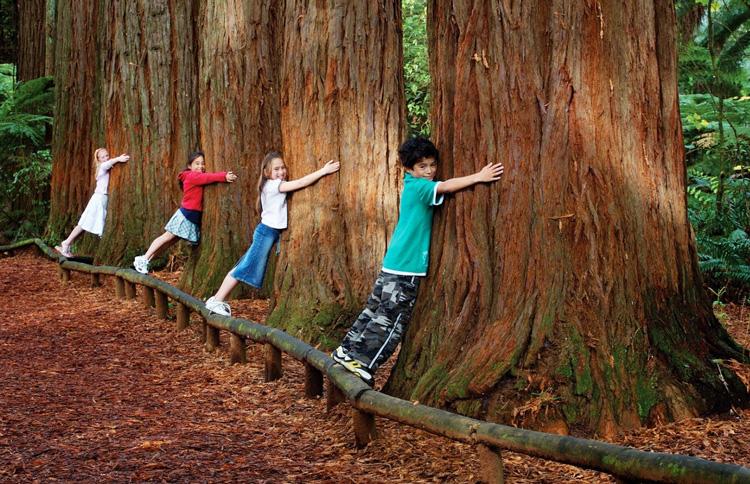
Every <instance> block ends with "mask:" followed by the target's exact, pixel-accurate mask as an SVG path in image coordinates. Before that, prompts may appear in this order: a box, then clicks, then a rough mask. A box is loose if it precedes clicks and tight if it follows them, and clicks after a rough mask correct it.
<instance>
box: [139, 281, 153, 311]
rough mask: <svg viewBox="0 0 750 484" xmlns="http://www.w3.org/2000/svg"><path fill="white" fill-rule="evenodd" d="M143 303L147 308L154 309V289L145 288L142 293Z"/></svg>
mask: <svg viewBox="0 0 750 484" xmlns="http://www.w3.org/2000/svg"><path fill="white" fill-rule="evenodd" d="M141 302H142V303H143V305H144V306H146V307H147V308H152V307H154V289H153V288H151V287H148V286H143V290H142V291H141Z"/></svg>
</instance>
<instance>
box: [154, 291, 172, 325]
mask: <svg viewBox="0 0 750 484" xmlns="http://www.w3.org/2000/svg"><path fill="white" fill-rule="evenodd" d="M154 296H156V316H157V317H159V318H161V319H167V318H168V317H169V299H168V298H167V295H166V294H164V293H163V292H161V291H159V290H158V289H157V290H156V291H154Z"/></svg>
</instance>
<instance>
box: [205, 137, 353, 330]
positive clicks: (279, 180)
mask: <svg viewBox="0 0 750 484" xmlns="http://www.w3.org/2000/svg"><path fill="white" fill-rule="evenodd" d="M339 167H340V165H339V162H338V161H333V160H330V161H328V162H327V163H326V164H325V165H323V167H322V168H321V169H319V170H317V171H314V172H312V173H310V174H309V175H306V176H303V177H302V178H299V179H297V180H292V181H286V175H287V171H286V165H285V164H284V160H283V159H282V158H281V154H280V153H278V152H276V151H272V152H270V153H268V154H267V155H266V156H265V158H263V162H262V164H261V171H260V178H259V179H258V193H259V195H260V196H259V197H258V202H257V205H256V207H257V209H258V211H259V212H260V213H261V215H260V223H259V224H258V226H257V227H256V228H255V232H254V233H253V243H252V245H250V248H249V249H247V252H245V255H243V256H242V258H241V259H240V261H239V262H238V263H237V265H236V266H234V268H233V269H232V270H231V271H229V273H228V274H227V275H226V277H225V278H224V282H222V283H221V287H220V288H219V290H218V291H217V292H216V294H215V295H213V296H212V297H210V298H208V300H207V301H206V308H208V309H209V311H211V312H214V313H217V314H223V315H224V316H231V314H232V310H231V308H230V307H229V304H227V303H226V302H225V301H226V299H227V297H229V293H230V292H232V289H234V288H235V287H236V286H237V284H238V283H239V282H244V283H245V284H248V285H250V286H253V287H256V288H261V287H262V286H263V278H264V275H265V272H266V265H267V264H268V256H269V254H270V253H271V248H273V246H274V244H276V243H277V242H278V241H279V236H280V235H281V231H282V230H284V229H285V228H286V226H287V210H286V194H287V193H289V192H293V191H296V190H300V189H302V188H305V187H307V186H310V185H312V184H313V183H315V182H316V181H318V180H319V179H321V178H323V177H324V176H326V175H330V174H331V173H336V172H337V171H339Z"/></svg>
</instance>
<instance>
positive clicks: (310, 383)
mask: <svg viewBox="0 0 750 484" xmlns="http://www.w3.org/2000/svg"><path fill="white" fill-rule="evenodd" d="M321 395H323V373H321V372H320V370H318V369H317V368H315V367H314V366H312V365H311V364H310V363H308V362H305V397H307V398H316V397H319V396H321Z"/></svg>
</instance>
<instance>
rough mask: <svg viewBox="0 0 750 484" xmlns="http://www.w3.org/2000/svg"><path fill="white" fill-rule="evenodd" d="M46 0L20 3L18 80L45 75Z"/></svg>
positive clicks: (28, 0) (24, 0) (29, 0)
mask: <svg viewBox="0 0 750 484" xmlns="http://www.w3.org/2000/svg"><path fill="white" fill-rule="evenodd" d="M46 27H47V4H46V0H23V1H19V2H18V80H19V81H28V80H29V79H36V78H37V77H42V76H44V75H46V74H45V71H46V69H45V67H46V47H47V34H46V32H47V28H46Z"/></svg>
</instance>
